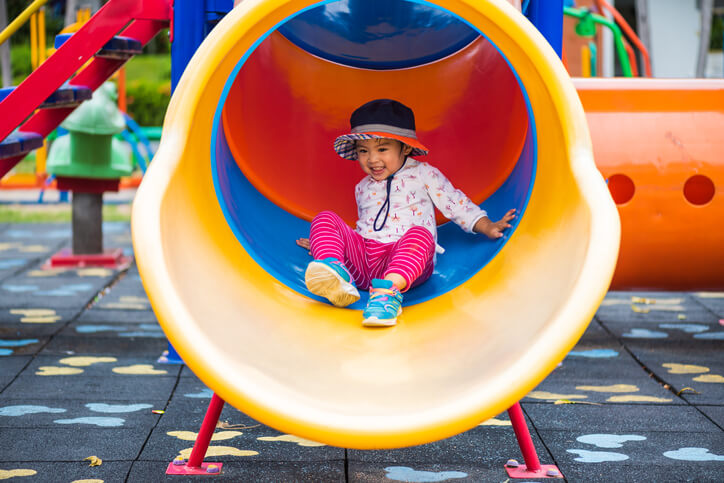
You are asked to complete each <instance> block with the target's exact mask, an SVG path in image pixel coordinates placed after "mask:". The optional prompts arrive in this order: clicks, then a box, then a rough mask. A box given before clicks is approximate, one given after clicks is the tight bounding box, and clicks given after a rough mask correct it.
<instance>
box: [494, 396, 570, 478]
mask: <svg viewBox="0 0 724 483" xmlns="http://www.w3.org/2000/svg"><path fill="white" fill-rule="evenodd" d="M508 416H509V417H510V422H511V424H512V425H513V431H515V437H516V439H517V440H518V446H520V452H521V453H523V461H525V464H524V465H521V464H519V463H518V462H517V461H515V460H509V461H508V463H506V465H505V470H506V471H507V472H508V476H509V477H511V478H563V475H562V474H561V472H560V470H559V469H558V467H557V466H555V465H541V464H540V461H539V460H538V454H537V453H536V452H535V446H534V445H533V439H532V438H531V437H530V432H529V431H528V425H527V424H526V422H525V416H523V410H522V409H521V408H520V403H515V404H513V405H512V406H511V407H510V409H508Z"/></svg>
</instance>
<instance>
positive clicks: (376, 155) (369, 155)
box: [355, 138, 412, 181]
mask: <svg viewBox="0 0 724 483" xmlns="http://www.w3.org/2000/svg"><path fill="white" fill-rule="evenodd" d="M355 146H356V149H357V159H358V160H359V165H360V167H361V168H362V171H364V172H365V173H367V174H369V175H370V176H372V178H373V179H374V180H375V181H382V180H383V179H387V177H389V176H390V175H392V174H394V173H396V172H397V171H398V170H399V169H400V168H401V167H402V164H403V163H404V162H405V159H406V158H407V155H408V154H410V151H412V148H411V147H410V146H408V145H406V144H403V143H401V142H400V141H398V140H397V139H387V138H375V139H359V140H357V141H356V143H355Z"/></svg>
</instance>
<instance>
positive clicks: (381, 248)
mask: <svg viewBox="0 0 724 483" xmlns="http://www.w3.org/2000/svg"><path fill="white" fill-rule="evenodd" d="M309 243H310V245H311V248H312V256H313V257H314V258H315V260H320V259H324V258H327V257H332V258H335V259H337V260H339V261H341V262H342V263H344V266H345V267H347V270H349V273H350V275H352V278H353V279H354V282H355V284H357V287H358V288H360V289H362V290H367V289H368V288H369V286H370V281H371V280H372V279H373V278H385V276H386V275H388V274H390V273H396V274H398V275H400V276H402V277H403V278H404V279H405V281H406V282H407V286H406V287H405V290H403V292H405V291H407V290H409V289H410V288H412V287H414V286H416V285H419V284H421V283H422V282H424V281H425V280H427V279H428V278H429V277H430V275H432V271H433V268H434V265H433V257H434V256H435V240H434V239H433V237H432V234H431V233H430V232H429V231H428V230H426V229H425V228H423V227H421V226H413V227H412V228H410V229H409V230H407V232H406V233H405V234H404V235H402V238H400V239H399V240H397V241H396V242H393V243H382V242H379V241H377V240H370V239H367V238H364V237H363V236H362V235H360V234H359V233H357V232H356V231H354V230H353V229H352V228H350V227H349V226H347V224H346V223H345V222H344V221H342V218H340V217H339V216H337V214H336V213H333V212H331V211H323V212H321V213H320V214H318V215H317V216H315V217H314V220H312V227H311V230H310V234H309Z"/></svg>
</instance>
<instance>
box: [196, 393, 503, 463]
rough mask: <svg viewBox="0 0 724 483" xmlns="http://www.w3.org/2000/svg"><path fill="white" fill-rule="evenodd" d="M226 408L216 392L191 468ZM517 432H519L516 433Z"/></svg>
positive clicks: (206, 444) (205, 448) (200, 432)
mask: <svg viewBox="0 0 724 483" xmlns="http://www.w3.org/2000/svg"><path fill="white" fill-rule="evenodd" d="M223 408H224V400H223V399H221V398H220V397H219V396H217V395H216V393H214V395H213V396H212V397H211V402H210V403H209V409H207V410H206V416H204V422H203V423H201V429H200V430H199V435H198V436H197V437H196V442H195V443H194V449H193V450H191V456H190V457H189V462H188V463H187V464H186V466H188V467H190V468H200V467H201V463H202V462H203V461H204V456H206V450H208V449H209V443H210V442H211V437H212V436H213V434H214V429H216V423H217V422H219V416H221V410H222V409H223ZM516 434H517V433H516Z"/></svg>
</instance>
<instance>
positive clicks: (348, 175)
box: [132, 0, 619, 449]
mask: <svg viewBox="0 0 724 483" xmlns="http://www.w3.org/2000/svg"><path fill="white" fill-rule="evenodd" d="M363 6H364V7H366V8H363ZM378 97H387V98H395V99H399V100H400V101H401V102H403V103H405V104H407V105H409V106H411V107H412V108H413V109H414V111H415V113H416V118H417V126H418V135H419V137H420V139H421V140H422V142H424V143H425V144H426V145H427V146H428V147H429V148H430V150H431V151H430V155H429V156H428V157H426V159H425V160H426V161H428V162H430V163H431V164H433V165H435V166H438V167H439V168H440V169H441V170H442V171H443V172H444V173H445V174H446V175H447V176H448V177H449V178H450V179H451V181H452V182H453V184H455V185H457V186H458V187H459V188H461V189H463V190H464V191H465V192H466V193H467V194H468V195H469V196H470V197H471V198H472V199H473V200H474V201H475V202H477V203H480V204H481V206H482V207H483V208H484V209H486V210H487V211H488V212H489V213H490V216H491V217H492V218H499V217H500V216H502V214H503V213H504V212H505V211H507V210H508V209H510V208H517V209H518V210H519V212H520V216H519V217H518V218H517V219H516V222H515V226H514V227H513V228H512V229H510V230H508V233H507V234H506V236H505V237H504V238H502V239H499V240H497V241H490V240H487V239H485V237H482V236H473V235H469V234H466V233H464V232H463V231H462V230H460V228H458V227H457V226H455V225H452V224H451V223H445V224H442V225H441V226H440V227H439V243H440V244H441V245H442V246H443V247H445V249H446V250H447V251H446V253H445V254H442V255H439V256H438V263H437V265H436V270H435V273H434V275H433V276H432V278H431V279H430V280H429V281H428V282H426V283H425V284H423V285H421V286H420V287H417V288H415V289H413V290H411V291H410V292H408V293H407V294H406V296H405V304H404V305H405V307H404V312H403V314H402V316H401V317H400V319H399V321H398V325H397V326H396V327H394V328H391V329H387V330H371V329H365V328H362V327H361V312H360V310H361V308H363V307H364V303H365V302H366V300H364V299H365V298H366V294H363V300H361V301H360V302H358V303H357V304H355V305H353V306H351V307H349V308H347V309H339V308H335V307H333V306H331V305H330V304H328V303H325V302H323V301H321V300H319V299H318V298H316V297H315V296H313V295H311V294H310V293H309V292H307V290H306V288H305V286H304V281H303V274H304V269H305V267H306V264H307V263H308V262H309V260H310V258H309V255H308V254H307V252H306V251H305V250H302V249H300V248H299V247H297V246H296V245H295V243H294V240H295V239H296V238H299V237H305V236H307V235H308V233H309V222H310V220H311V219H312V217H313V216H314V215H315V214H316V213H317V212H318V211H321V210H324V209H331V210H334V211H337V212H338V213H340V214H341V215H342V216H343V217H344V218H345V220H346V221H347V222H348V223H350V224H353V223H354V221H355V214H356V211H355V206H354V194H353V187H354V185H355V183H356V182H357V181H359V180H360V179H361V178H362V177H363V173H362V172H361V170H360V169H359V167H358V166H356V165H355V163H352V162H348V161H345V160H343V159H341V158H339V157H338V156H337V155H336V154H335V152H334V150H333V149H332V140H333V139H334V138H335V137H336V136H337V135H339V134H341V133H343V132H345V131H346V130H347V129H348V128H349V124H348V122H349V121H348V119H349V114H350V113H351V112H352V110H353V109H354V108H355V107H357V106H359V105H360V104H362V103H364V102H366V101H368V100H370V99H374V98H378ZM132 219H133V237H134V247H135V252H136V257H137V263H138V267H139V271H140V274H141V278H142V280H143V283H144V286H145V288H146V291H147V293H148V296H149V298H150V300H151V303H152V305H153V307H154V310H155V312H156V315H157V316H158V318H159V321H160V322H161V325H162V326H163V327H164V330H165V331H166V334H167V336H168V338H169V340H170V342H171V343H172V344H173V345H174V347H175V348H176V349H177V351H178V352H179V354H180V355H181V356H182V358H183V359H184V361H185V362H186V363H187V364H188V365H189V367H190V368H191V369H192V370H193V371H194V373H195V374H197V375H198V376H199V377H200V378H201V380H203V381H204V383H205V384H207V385H208V387H209V388H211V389H212V390H213V391H214V392H216V393H217V394H219V396H221V398H222V399H224V400H225V401H227V402H229V403H230V404H232V405H233V406H235V407H237V408H239V409H240V410H242V411H244V412H245V413H247V414H249V415H250V416H252V417H253V418H255V419H257V420H259V421H261V422H263V423H265V424H267V425H269V426H272V427H275V428H277V429H279V430H280V431H284V432H288V433H292V434H296V435H299V436H302V437H305V438H309V439H312V440H316V441H320V442H323V443H327V444H331V445H336V446H344V447H349V448H360V449H372V448H394V447H402V446H409V445H415V444H422V443H427V442H430V441H434V440H438V439H442V438H445V437H448V436H452V435H454V434H457V433H460V432H462V431H465V430H467V429H469V428H471V427H473V426H475V425H476V424H478V423H479V422H481V421H483V420H485V419H487V418H489V417H492V416H494V415H496V414H499V413H500V412H502V411H504V410H505V409H507V408H508V407H510V406H511V405H513V404H514V403H515V402H516V401H518V400H520V399H521V398H522V397H523V396H524V395H525V394H526V393H527V392H528V391H530V390H531V389H532V388H533V387H535V386H536V385H537V384H538V383H539V382H540V381H541V380H542V379H543V378H545V376H546V375H547V374H548V373H549V372H550V371H551V370H552V369H553V368H554V367H555V366H556V364H557V363H558V362H559V361H560V360H562V359H563V357H564V356H565V355H566V353H567V352H568V351H569V350H570V349H571V347H573V345H574V344H575V343H576V341H577V340H578V338H579V337H580V335H581V334H582V332H583V331H584V330H585V328H586V326H587V324H588V322H589V321H590V320H591V317H592V316H593V314H594V312H595V310H596V309H597V307H598V305H599V303H600V301H601V300H602V298H603V297H604V295H605V293H606V290H607V288H608V285H609V282H610V281H611V277H612V274H613V269H614V265H615V262H616V257H617V254H618V244H619V221H618V216H617V213H616V209H615V205H614V204H613V202H612V200H611V197H610V195H609V193H608V191H607V189H606V186H605V184H604V182H603V179H602V177H601V175H600V174H599V173H598V171H597V170H596V167H595V165H594V163H593V157H592V150H591V141H590V137H589V133H588V130H587V124H586V118H585V115H584V112H583V109H582V107H581V104H580V101H579V99H578V96H577V94H576V91H575V89H574V87H573V85H572V84H571V82H570V79H569V78H568V75H567V74H566V72H565V69H564V68H563V66H562V65H561V63H560V61H559V59H558V58H557V57H556V55H555V52H554V51H553V50H552V49H551V48H550V47H549V46H548V44H547V43H546V41H545V39H544V38H543V37H542V36H541V35H540V34H539V33H538V32H537V31H536V30H535V29H534V28H533V27H532V26H531V25H530V23H529V22H528V21H527V20H526V19H525V18H524V17H523V16H522V15H521V14H520V13H519V12H517V11H516V10H515V9H514V8H512V7H511V6H510V5H509V4H507V3H506V2H504V1H502V0H490V1H483V2H481V1H479V0H437V1H435V2H427V1H422V0H414V1H402V0H395V1H387V0H385V1H382V0H380V1H375V2H372V1H369V0H366V1H364V2H361V1H359V0H344V1H326V2H315V1H313V0H295V1H287V0H256V1H255V0H247V1H245V2H243V3H242V4H241V5H240V6H239V7H237V8H236V9H234V10H233V11H232V12H231V13H230V14H228V15H227V16H226V17H225V18H224V19H223V20H222V21H221V22H220V23H219V24H218V25H217V26H216V27H215V29H214V30H213V31H212V32H211V34H210V35H209V36H208V37H207V39H206V40H205V41H204V43H203V44H202V46H201V47H200V48H199V50H198V51H197V52H196V54H195V55H194V57H193V59H192V60H191V63H190V64H189V66H188V67H187V69H186V71H185V72H184V74H183V77H182V78H181V81H180V82H179V84H178V87H177V89H176V91H175V93H174V95H173V98H172V100H171V104H170V106H169V110H168V113H167V116H166V121H165V124H164V129H163V136H162V139H161V144H160V146H159V149H158V152H157V154H156V157H155V159H154V161H153V163H152V164H151V166H150V168H149V169H148V172H147V174H146V177H145V178H144V182H143V184H142V185H141V187H140V189H139V192H138V194H137V197H136V201H135V204H134V209H133V218H132ZM440 221H441V222H442V221H444V220H442V219H441V220H440Z"/></svg>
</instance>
